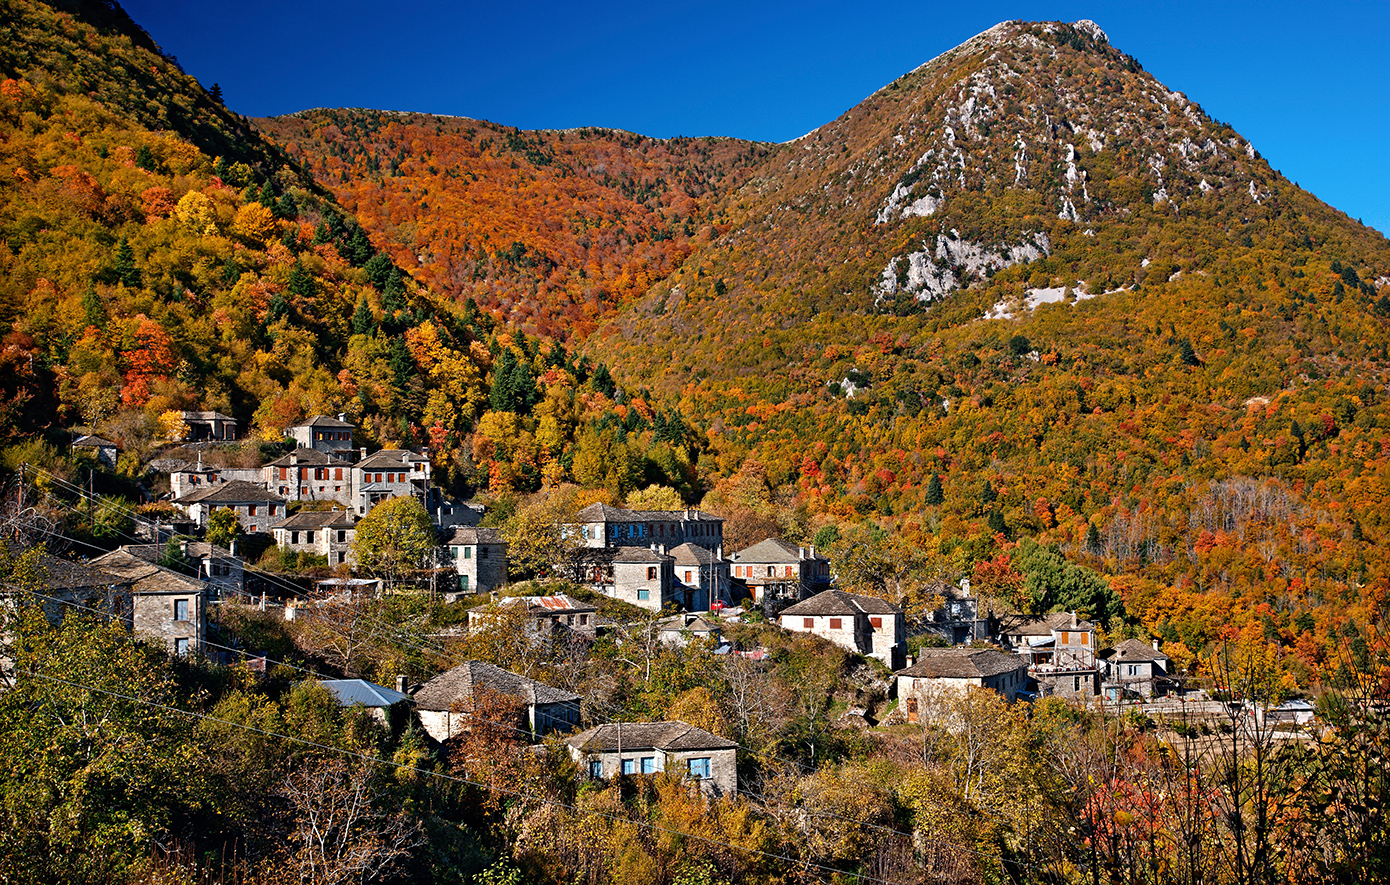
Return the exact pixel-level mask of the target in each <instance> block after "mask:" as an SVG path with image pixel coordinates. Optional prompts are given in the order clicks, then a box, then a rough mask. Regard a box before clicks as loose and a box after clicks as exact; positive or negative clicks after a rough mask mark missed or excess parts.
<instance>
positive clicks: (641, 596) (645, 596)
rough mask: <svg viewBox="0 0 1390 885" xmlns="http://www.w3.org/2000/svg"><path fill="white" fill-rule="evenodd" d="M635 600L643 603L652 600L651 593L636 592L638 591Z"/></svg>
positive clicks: (646, 591)
mask: <svg viewBox="0 0 1390 885" xmlns="http://www.w3.org/2000/svg"><path fill="white" fill-rule="evenodd" d="M637 598H638V599H639V600H641V601H643V602H645V601H647V600H648V599H651V598H652V591H650V590H638V591H637Z"/></svg>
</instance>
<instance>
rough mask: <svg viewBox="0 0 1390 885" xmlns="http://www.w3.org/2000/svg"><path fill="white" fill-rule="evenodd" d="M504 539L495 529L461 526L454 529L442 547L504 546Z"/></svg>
mask: <svg viewBox="0 0 1390 885" xmlns="http://www.w3.org/2000/svg"><path fill="white" fill-rule="evenodd" d="M505 543H507V541H506V539H504V538H503V537H502V533H501V532H499V531H498V530H497V529H491V528H479V527H477V526H471V525H461V526H457V527H455V528H454V531H453V533H452V534H451V535H449V539H448V540H447V541H445V542H444V546H445V547H448V546H451V545H452V546H463V545H476V544H505Z"/></svg>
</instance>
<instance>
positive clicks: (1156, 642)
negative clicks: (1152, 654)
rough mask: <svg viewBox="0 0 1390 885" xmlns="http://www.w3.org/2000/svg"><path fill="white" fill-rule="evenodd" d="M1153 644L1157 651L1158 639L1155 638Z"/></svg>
mask: <svg viewBox="0 0 1390 885" xmlns="http://www.w3.org/2000/svg"><path fill="white" fill-rule="evenodd" d="M1153 646H1154V651H1158V640H1157V639H1155V640H1154V641H1153Z"/></svg>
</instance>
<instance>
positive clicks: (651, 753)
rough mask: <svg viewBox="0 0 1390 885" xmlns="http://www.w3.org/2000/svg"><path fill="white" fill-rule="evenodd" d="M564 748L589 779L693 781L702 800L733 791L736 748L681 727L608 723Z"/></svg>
mask: <svg viewBox="0 0 1390 885" xmlns="http://www.w3.org/2000/svg"><path fill="white" fill-rule="evenodd" d="M565 744H566V745H567V746H568V747H569V751H570V755H571V756H572V757H573V758H574V759H575V761H577V762H578V763H579V766H580V770H581V771H582V772H584V773H585V774H587V775H588V776H589V777H591V778H595V779H597V778H611V777H616V776H618V775H638V774H646V775H653V774H657V773H659V772H667V773H669V774H672V775H675V776H677V777H682V778H689V779H691V780H693V781H696V782H697V783H698V784H699V787H700V789H701V791H703V792H704V793H705V794H706V795H707V796H711V797H717V796H729V795H732V794H734V793H735V792H737V790H738V761H737V751H738V744H736V743H734V742H733V741H731V740H728V739H727V738H722V737H719V736H718V735H715V734H711V733H710V732H708V731H705V730H704V729H703V728H696V727H695V726H693V725H688V724H686V723H684V722H679V721H670V722H610V723H607V724H604V725H598V726H595V727H593V728H590V729H589V730H588V731H583V732H580V733H579V734H577V735H575V736H574V737H571V738H569V739H568V740H566V741H565Z"/></svg>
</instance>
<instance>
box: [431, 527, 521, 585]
mask: <svg viewBox="0 0 1390 885" xmlns="http://www.w3.org/2000/svg"><path fill="white" fill-rule="evenodd" d="M444 547H445V549H446V550H448V551H449V562H450V564H451V565H452V566H453V568H454V572H455V573H456V574H457V575H458V589H459V592H460V593H491V592H492V591H493V590H496V589H498V588H499V587H502V586H504V585H505V584H506V583H507V542H506V540H504V539H503V537H502V533H501V532H499V531H497V529H493V528H476V527H474V526H459V527H457V528H455V529H454V530H453V531H452V532H451V533H450V534H449V537H448V538H447V539H446V540H445V541H444Z"/></svg>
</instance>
